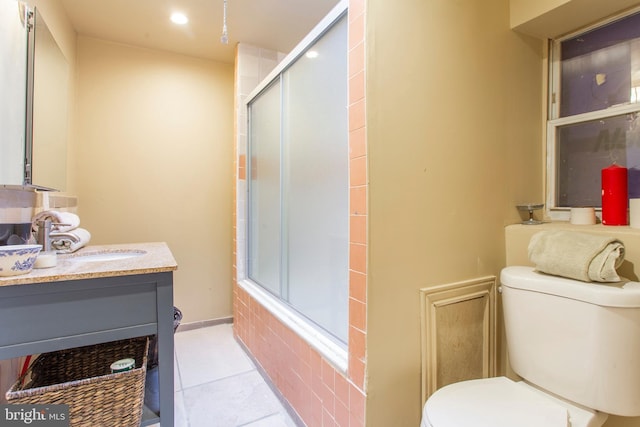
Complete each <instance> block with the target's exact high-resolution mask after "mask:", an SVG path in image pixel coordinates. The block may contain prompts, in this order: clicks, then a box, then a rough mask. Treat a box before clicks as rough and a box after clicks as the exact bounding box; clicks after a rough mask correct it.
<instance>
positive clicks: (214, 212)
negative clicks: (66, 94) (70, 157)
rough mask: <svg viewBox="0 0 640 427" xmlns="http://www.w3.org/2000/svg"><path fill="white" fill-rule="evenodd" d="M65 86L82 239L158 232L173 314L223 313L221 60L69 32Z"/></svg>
mask: <svg viewBox="0 0 640 427" xmlns="http://www.w3.org/2000/svg"><path fill="white" fill-rule="evenodd" d="M76 91H77V97H76V102H75V113H76V115H77V121H76V126H75V128H74V137H75V140H76V141H77V147H76V150H77V151H76V153H75V154H76V158H77V161H76V163H75V164H73V165H72V168H75V173H76V174H77V177H78V180H77V182H76V186H75V189H76V191H75V193H76V194H77V196H78V197H79V213H80V217H81V219H82V226H84V227H85V228H87V229H88V230H90V231H91V233H92V243H96V244H108V243H125V242H151V241H165V242H167V243H168V245H169V247H170V248H171V250H172V252H173V254H174V256H175V258H176V260H177V262H178V271H177V272H176V273H175V275H174V284H175V288H174V289H175V290H174V298H175V304H176V305H177V306H178V307H179V308H180V309H181V310H182V311H183V314H184V319H183V322H184V323H187V322H193V321H201V320H207V319H215V318H223V317H228V316H231V311H232V310H231V266H232V262H231V252H232V246H231V245H232V235H231V233H232V220H231V215H232V206H231V204H232V189H233V182H232V178H233V172H232V165H233V155H232V154H233V134H232V133H233V66H232V65H230V64H222V63H218V62H212V61H207V60H201V59H196V58H192V57H187V56H181V55H176V54H171V53H165V52H160V51H154V50H148V49H141V48H135V47H130V46H125V45H120V44H114V43H110V42H105V41H101V40H96V39H92V38H88V37H83V36H80V37H78V45H77V79H76Z"/></svg>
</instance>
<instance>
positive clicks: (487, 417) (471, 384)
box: [420, 377, 608, 427]
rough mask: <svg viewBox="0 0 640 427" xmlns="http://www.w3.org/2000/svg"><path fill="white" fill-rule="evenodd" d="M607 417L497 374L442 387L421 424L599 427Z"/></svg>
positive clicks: (425, 426)
mask: <svg viewBox="0 0 640 427" xmlns="http://www.w3.org/2000/svg"><path fill="white" fill-rule="evenodd" d="M607 418H608V415H607V414H604V413H602V412H597V411H593V410H590V409H586V408H583V407H579V406H576V405H574V404H571V403H569V402H567V401H565V400H562V399H559V398H557V397H555V396H552V395H550V394H547V393H544V392H542V391H540V390H539V389H537V388H535V387H533V386H531V385H529V384H527V383H525V382H523V381H517V382H516V381H512V380H510V379H509V378H506V377H496V378H487V379H481V380H471V381H462V382H459V383H455V384H450V385H448V386H445V387H443V388H441V389H439V390H438V391H436V392H435V393H434V394H433V395H432V396H431V397H430V398H429V400H428V401H427V403H426V404H425V406H424V409H423V411H422V422H421V424H420V427H467V426H469V427H542V426H544V427H600V426H602V424H604V422H605V421H606V419H607Z"/></svg>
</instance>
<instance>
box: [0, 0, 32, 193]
mask: <svg viewBox="0 0 640 427" xmlns="http://www.w3.org/2000/svg"><path fill="white" fill-rule="evenodd" d="M0 28H1V29H2V30H1V33H2V36H1V37H0V58H2V66H1V67H0V93H1V94H2V103H1V104H0V184H10V185H21V184H23V182H24V164H25V147H26V133H25V129H26V108H27V103H26V93H27V34H28V30H27V10H26V7H25V5H24V4H22V3H19V2H17V1H2V2H0Z"/></svg>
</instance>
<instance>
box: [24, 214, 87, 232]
mask: <svg viewBox="0 0 640 427" xmlns="http://www.w3.org/2000/svg"><path fill="white" fill-rule="evenodd" d="M46 219H49V220H51V222H52V223H54V224H65V225H54V226H52V227H51V230H52V231H53V230H55V231H60V232H65V231H71V230H73V229H75V228H78V227H79V226H80V217H79V216H78V215H76V214H74V213H72V212H60V211H42V212H40V213H38V214H36V216H34V217H33V220H32V221H31V223H32V227H31V228H32V229H33V231H34V232H37V231H38V221H44V220H46Z"/></svg>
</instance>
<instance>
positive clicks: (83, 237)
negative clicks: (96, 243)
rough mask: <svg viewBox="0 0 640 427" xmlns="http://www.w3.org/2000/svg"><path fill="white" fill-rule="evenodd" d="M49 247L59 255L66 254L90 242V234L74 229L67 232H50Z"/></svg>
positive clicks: (82, 229)
mask: <svg viewBox="0 0 640 427" xmlns="http://www.w3.org/2000/svg"><path fill="white" fill-rule="evenodd" d="M50 236H51V246H52V247H53V249H55V250H56V252H58V253H59V254H68V253H71V252H75V251H77V250H78V249H80V248H82V247H84V246H86V245H87V244H88V243H89V241H90V240H91V233H89V231H88V230H85V229H84V228H76V229H73V230H71V231H67V232H64V233H62V232H58V231H54V232H51V234H50Z"/></svg>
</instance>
